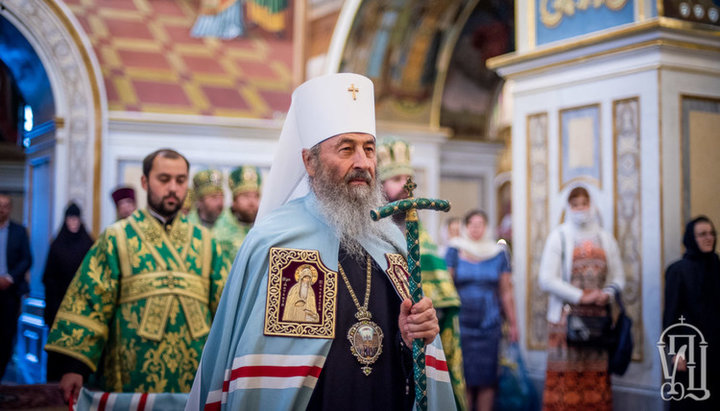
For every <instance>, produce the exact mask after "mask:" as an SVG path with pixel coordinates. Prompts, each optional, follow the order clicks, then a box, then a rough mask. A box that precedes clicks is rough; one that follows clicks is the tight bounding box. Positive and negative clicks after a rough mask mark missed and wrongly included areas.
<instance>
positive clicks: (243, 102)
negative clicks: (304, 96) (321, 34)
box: [65, 0, 292, 118]
mask: <svg viewBox="0 0 720 411" xmlns="http://www.w3.org/2000/svg"><path fill="white" fill-rule="evenodd" d="M65 3H66V4H67V5H68V7H69V8H70V10H71V11H72V12H73V14H74V15H75V17H76V18H77V19H78V21H79V22H80V24H81V25H82V27H83V29H84V30H85V32H86V33H87V35H88V36H89V38H90V41H91V43H92V45H93V48H94V49H95V54H96V55H97V57H98V60H99V62H100V66H101V69H102V73H103V76H104V79H105V87H106V90H107V98H108V108H109V109H110V110H118V111H142V112H154V113H171V114H199V115H214V116H238V117H253V118H273V117H277V116H280V115H282V114H284V113H285V112H286V111H287V109H288V107H289V106H290V93H291V92H292V72H291V70H292V69H291V67H292V36H291V33H292V27H289V24H290V23H291V22H292V16H291V15H290V14H291V13H290V10H288V9H287V7H285V8H281V9H279V10H265V9H263V8H262V7H260V6H262V4H263V2H262V1H259V0H258V1H245V2H241V1H238V0H233V1H227V0H224V1H222V2H219V3H218V2H215V3H218V4H219V6H218V7H217V8H210V7H208V3H213V2H208V1H205V0H202V1H201V0H152V1H150V0H132V1H130V0H65ZM250 9H252V11H251V10H250ZM238 10H239V11H240V12H241V14H240V15H236V17H238V18H236V19H234V20H232V21H228V19H227V18H224V17H225V16H227V13H226V14H223V12H233V13H235V12H237V11H238ZM248 11H250V12H248ZM236 14H237V13H236ZM258 16H259V17H258ZM199 17H203V18H202V19H199ZM230 23H231V25H229V24H230ZM213 26H215V27H213ZM193 29H195V34H196V35H199V36H202V35H203V34H204V33H208V34H210V33H215V34H217V35H218V36H220V37H229V38H226V39H219V38H212V37H194V36H192V35H191V31H192V30H193ZM213 29H216V30H215V31H213ZM218 30H220V32H218ZM223 33H224V34H223ZM227 33H231V34H227Z"/></svg>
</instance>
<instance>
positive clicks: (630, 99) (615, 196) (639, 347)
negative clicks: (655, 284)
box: [612, 96, 644, 361]
mask: <svg viewBox="0 0 720 411" xmlns="http://www.w3.org/2000/svg"><path fill="white" fill-rule="evenodd" d="M633 101H634V102H636V103H637V114H638V117H637V122H636V124H635V127H636V135H637V137H638V163H637V166H636V169H637V171H638V177H639V180H640V181H639V183H638V189H637V193H636V195H635V198H636V201H637V203H638V209H639V210H640V216H639V217H638V218H639V219H640V228H641V230H642V134H641V115H640V112H641V105H640V97H639V96H635V97H628V98H623V99H618V100H613V102H612V128H613V140H612V145H613V147H612V162H613V220H614V221H613V234H614V237H615V238H616V239H617V238H618V226H619V224H618V220H619V219H618V178H617V170H618V168H617V162H618V157H617V154H618V153H617V147H618V144H617V139H618V132H617V117H616V107H617V106H618V105H619V104H622V103H626V102H633ZM637 240H638V243H639V246H638V249H639V250H640V252H639V259H638V264H639V270H640V271H639V272H638V273H637V279H638V298H639V309H638V313H639V318H635V320H634V324H633V325H634V326H637V327H638V328H637V330H639V333H640V336H641V337H642V336H643V333H642V330H643V321H642V311H643V305H642V294H643V293H642V290H643V287H642V283H643V281H642V280H643V275H642V274H643V272H642V270H643V258H642V257H643V255H642V233H639V236H638V238H637ZM625 276H626V277H627V273H626V275H625ZM626 305H627V304H626ZM635 342H636V344H635V350H637V351H639V353H637V354H633V356H632V360H633V361H642V360H643V357H644V351H643V349H642V348H643V344H642V341H635Z"/></svg>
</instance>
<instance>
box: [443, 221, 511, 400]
mask: <svg viewBox="0 0 720 411" xmlns="http://www.w3.org/2000/svg"><path fill="white" fill-rule="evenodd" d="M464 223H465V231H466V232H465V234H464V235H463V236H460V237H457V238H454V239H452V240H451V242H450V248H449V249H448V252H447V255H446V257H445V260H446V262H447V267H448V271H449V272H450V274H451V275H452V276H453V278H454V279H455V286H456V287H457V291H458V294H459V295H460V303H461V307H460V345H461V347H462V352H463V363H464V369H465V380H466V381H467V400H468V405H469V406H470V407H474V408H475V409H477V410H491V409H492V405H493V400H494V396H495V386H496V384H497V379H498V349H499V343H500V337H501V336H502V333H501V325H502V317H501V314H504V315H505V318H506V319H507V321H508V324H509V330H510V339H511V340H512V341H517V333H518V331H517V323H516V320H515V302H514V300H513V289H512V274H511V271H510V262H509V261H508V259H507V253H505V252H504V250H503V248H501V247H500V246H498V245H497V243H496V242H495V241H493V240H492V239H490V238H489V235H487V234H488V233H489V231H488V230H487V215H486V214H485V213H484V212H483V211H480V210H474V211H471V212H469V213H468V214H467V215H466V216H465V220H464ZM486 235H487V236H486Z"/></svg>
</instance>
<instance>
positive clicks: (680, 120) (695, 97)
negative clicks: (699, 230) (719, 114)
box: [678, 92, 720, 233]
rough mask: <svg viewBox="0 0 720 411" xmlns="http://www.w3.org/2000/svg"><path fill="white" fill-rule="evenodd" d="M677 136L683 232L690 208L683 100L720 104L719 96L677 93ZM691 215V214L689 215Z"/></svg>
mask: <svg viewBox="0 0 720 411" xmlns="http://www.w3.org/2000/svg"><path fill="white" fill-rule="evenodd" d="M678 99H679V100H678V117H679V118H678V128H679V130H678V136H680V138H679V139H678V142H679V143H680V151H678V153H680V158H679V159H678V160H679V161H678V164H679V165H680V184H679V189H680V190H679V191H680V233H682V232H683V230H684V229H685V223H686V222H687V221H686V217H685V212H686V211H690V210H685V201H686V200H688V201H689V199H686V198H685V172H686V171H689V169H688V170H685V161H683V160H684V151H683V143H684V142H685V140H686V139H689V138H690V136H689V135H685V130H683V117H684V114H685V113H684V109H683V103H684V102H685V100H686V99H687V100H701V101H706V102H710V103H715V104H720V97H714V96H703V95H699V94H689V93H682V92H681V93H679V94H678ZM689 148H690V141H689V140H688V149H689ZM688 194H689V193H688ZM689 217H691V216H689Z"/></svg>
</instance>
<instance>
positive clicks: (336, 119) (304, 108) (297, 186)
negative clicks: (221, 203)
mask: <svg viewBox="0 0 720 411" xmlns="http://www.w3.org/2000/svg"><path fill="white" fill-rule="evenodd" d="M344 133H366V134H370V135H372V136H373V137H375V96H374V88H373V83H372V81H371V80H370V79H369V78H367V77H364V76H361V75H359V74H354V73H335V74H328V75H325V76H321V77H316V78H314V79H312V80H308V81H306V82H305V83H303V84H301V85H300V86H299V87H298V88H297V89H295V92H293V95H292V102H291V104H290V110H289V111H288V115H287V118H286V119H285V124H284V125H283V129H282V132H281V133H280V139H279V141H278V147H277V151H276V152H275V157H274V159H273V163H272V167H271V168H270V174H269V175H268V178H267V179H266V180H265V183H264V184H263V192H262V199H261V201H260V207H259V210H258V216H257V219H258V220H260V219H261V218H262V217H264V216H265V215H267V214H269V213H270V212H271V211H272V210H274V209H276V208H277V207H280V206H281V205H283V204H285V203H286V202H288V201H290V200H291V199H293V198H297V197H300V196H302V195H304V194H305V193H307V191H308V184H307V172H306V171H305V166H304V164H303V161H302V150H303V149H309V148H312V147H313V146H314V145H316V144H318V143H321V142H322V141H324V140H327V139H328V138H330V137H334V136H336V135H338V134H344Z"/></svg>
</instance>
